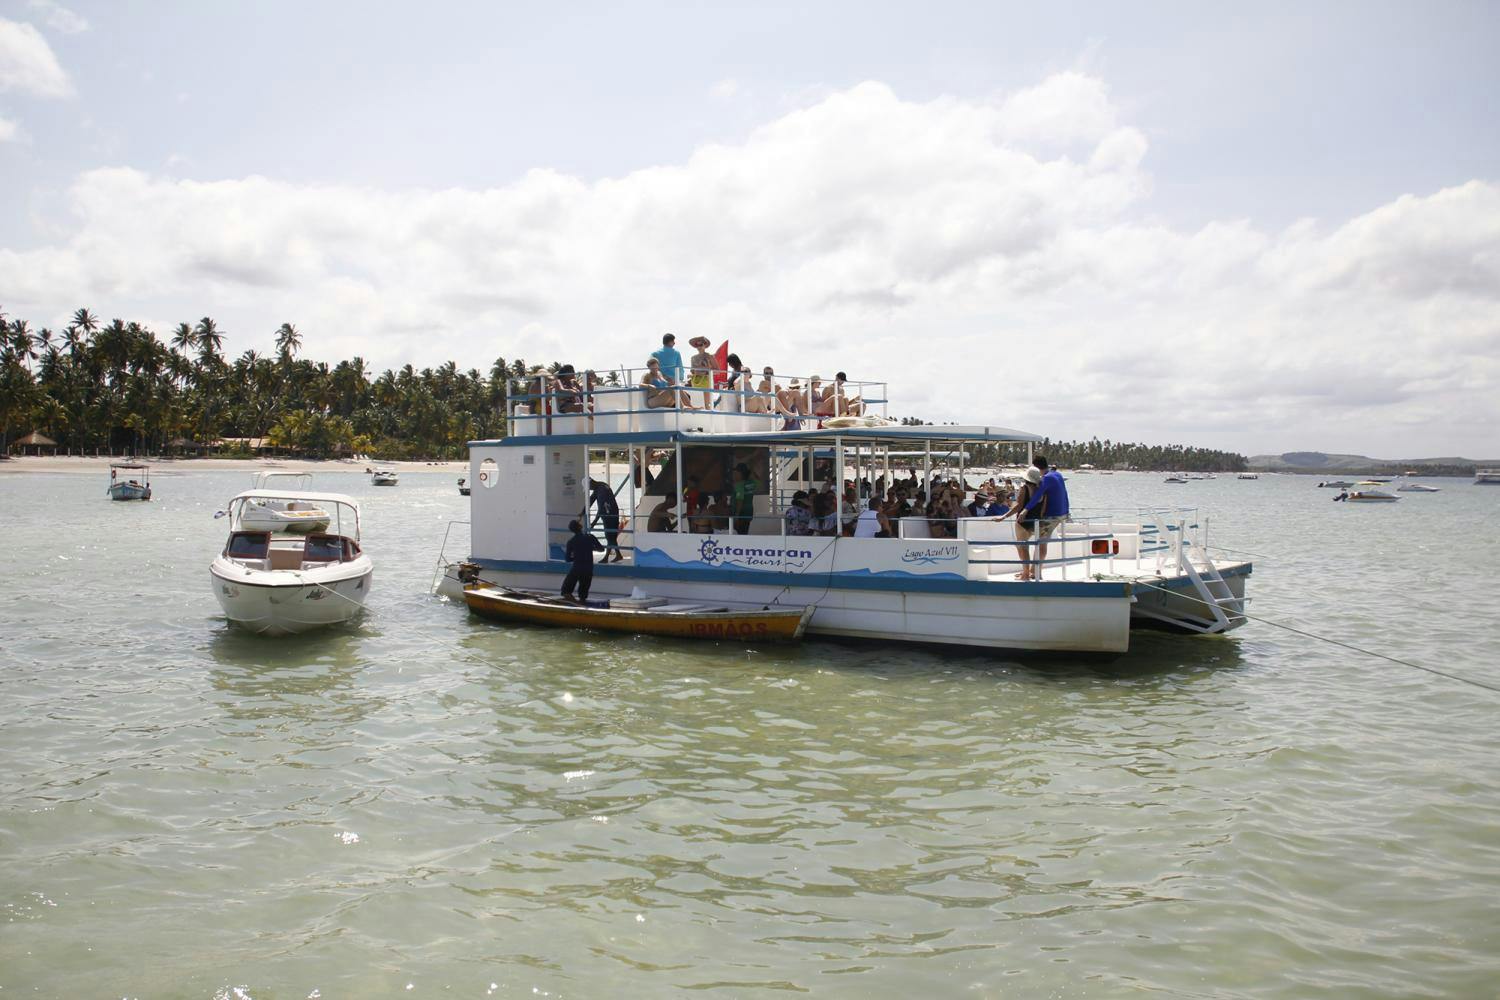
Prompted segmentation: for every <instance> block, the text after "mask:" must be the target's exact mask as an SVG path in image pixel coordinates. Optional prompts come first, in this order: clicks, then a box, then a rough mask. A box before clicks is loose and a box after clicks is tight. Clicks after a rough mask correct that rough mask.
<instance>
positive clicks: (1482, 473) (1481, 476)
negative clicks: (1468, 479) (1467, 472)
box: [1474, 469, 1500, 486]
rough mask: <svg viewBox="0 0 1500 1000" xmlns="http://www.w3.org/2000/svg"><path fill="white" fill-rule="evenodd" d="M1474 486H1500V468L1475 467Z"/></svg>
mask: <svg viewBox="0 0 1500 1000" xmlns="http://www.w3.org/2000/svg"><path fill="white" fill-rule="evenodd" d="M1474 485H1475V486H1500V469H1475V470H1474Z"/></svg>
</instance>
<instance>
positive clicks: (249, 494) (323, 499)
mask: <svg viewBox="0 0 1500 1000" xmlns="http://www.w3.org/2000/svg"><path fill="white" fill-rule="evenodd" d="M237 500H310V501H312V502H313V503H341V504H343V505H344V506H346V507H353V508H354V510H355V511H356V512H358V510H359V502H358V501H356V500H355V499H354V498H353V497H351V496H349V495H348V494H345V493H306V492H304V491H302V490H246V491H245V492H243V493H241V494H239V495H238V496H236V497H235V498H234V499H233V500H231V501H229V502H230V503H234V502H235V501H237Z"/></svg>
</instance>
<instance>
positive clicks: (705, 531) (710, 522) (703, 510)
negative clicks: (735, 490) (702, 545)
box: [688, 493, 727, 535]
mask: <svg viewBox="0 0 1500 1000" xmlns="http://www.w3.org/2000/svg"><path fill="white" fill-rule="evenodd" d="M713 505H714V496H713V494H712V493H710V494H708V495H706V496H705V497H704V498H703V506H702V507H700V508H699V509H698V511H697V513H695V514H692V515H691V516H689V517H688V531H690V532H692V533H693V534H695V535H711V534H713V533H714V530H715V528H714V516H713ZM726 510H727V509H726Z"/></svg>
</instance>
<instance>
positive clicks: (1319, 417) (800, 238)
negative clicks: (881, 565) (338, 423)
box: [0, 73, 1500, 457]
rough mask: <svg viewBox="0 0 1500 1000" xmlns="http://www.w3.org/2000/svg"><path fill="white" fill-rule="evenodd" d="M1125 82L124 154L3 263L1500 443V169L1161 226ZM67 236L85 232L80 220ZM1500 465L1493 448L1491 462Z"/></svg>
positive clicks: (242, 322) (362, 326)
mask: <svg viewBox="0 0 1500 1000" xmlns="http://www.w3.org/2000/svg"><path fill="white" fill-rule="evenodd" d="M1146 149H1147V146H1146V140H1145V139H1144V137H1143V136H1142V133H1141V132H1140V131H1139V130H1138V129H1136V128H1134V127H1133V126H1131V125H1129V124H1127V123H1125V122H1122V121H1121V120H1120V115H1119V113H1118V110H1117V109H1116V108H1115V107H1114V106H1113V105H1112V103H1111V102H1110V100H1109V98H1108V92H1107V90H1106V88H1105V87H1104V86H1103V84H1102V83H1101V82H1099V81H1098V80H1094V79H1092V78H1089V77H1085V76H1081V75H1079V74H1076V73H1068V74H1062V75H1061V76H1059V77H1054V78H1051V79H1049V80H1047V81H1044V82H1043V83H1042V84H1040V85H1038V86H1037V87H1034V88H1030V89H1028V90H1026V91H1022V92H1020V93H1018V94H1016V95H1014V96H1012V97H1009V98H1008V99H1001V100H998V101H994V102H984V101H965V100H959V99H956V98H941V99H938V100H933V101H928V102H925V103H919V102H912V101H903V100H901V99H900V98H898V97H897V95H895V94H894V93H893V92H892V91H891V90H890V89H889V88H888V87H886V86H883V85H881V84H878V83H866V84H861V85H859V86H857V87H853V88H851V89H848V90H844V91H840V92H836V93H833V94H831V95H828V96H827V97H826V98H825V99H823V100H821V101H819V102H817V103H816V104H813V105H812V106H809V107H805V108H802V109H799V110H797V111H794V112H791V113H788V114H786V115H784V116H782V117H780V118H778V119H776V120H774V121H771V122H769V123H767V124H765V125H763V126H762V127H760V128H759V129H757V130H755V131H754V132H753V133H752V134H750V135H749V136H748V137H747V138H746V139H745V140H744V141H743V142H740V143H737V144H734V145H712V146H705V147H703V148H700V149H699V150H697V151H696V152H695V153H694V154H693V155H692V156H691V157H689V158H688V159H687V160H686V161H685V162H681V163H676V164H667V165H662V166H657V167H653V168H649V169H644V170H639V171H636V172H634V173H631V174H628V175H625V176H621V177H616V178H607V179H603V180H599V181H595V182H588V181H584V180H581V179H578V178H576V177H571V176H568V175H565V174H561V173H558V172H556V171H552V170H546V169H536V170H533V171H531V172H529V173H527V174H526V175H525V176H523V177H521V178H519V179H517V180H515V181H514V182H512V183H509V184H506V185H503V186H497V187H491V188H487V189H483V190H444V191H383V190H372V189H368V188H357V187H351V186H338V185H327V186H307V185H295V184H289V183H284V182H280V181H277V180H273V179H268V178H263V177H247V178H242V179H235V180H224V181H219V182H214V183H203V182H196V181H186V180H174V179H169V178H166V177H163V176H154V175H149V174H145V173H141V172H138V171H135V170H129V169H104V170H95V171H90V172H88V173H85V174H83V175H82V176H80V177H79V178H78V179H77V180H76V182H75V183H74V184H73V186H72V189H71V194H70V203H71V207H72V210H73V213H74V215H75V216H76V218H75V219H73V220H69V221H68V223H67V224H66V230H65V231H67V232H69V233H71V234H72V235H71V236H69V237H67V238H66V239H63V240H60V241H59V242H57V243H55V244H53V245H50V246H43V247H41V248H38V249H32V250H27V251H19V252H18V251H14V250H6V249H0V288H5V289H6V295H7V300H6V302H7V305H8V306H9V307H10V310H9V311H10V312H11V313H12V314H14V315H25V316H29V318H31V319H32V320H33V321H34V322H54V321H56V320H58V319H60V318H64V317H65V316H66V315H67V313H69V312H71V310H72V309H75V308H77V307H78V306H79V305H88V306H90V307H91V308H94V309H95V310H96V311H99V312H101V313H103V314H106V315H110V316H114V315H121V316H131V317H140V318H142V319H154V321H155V322H156V324H157V327H158V330H165V329H168V328H169V327H170V325H171V324H172V323H175V322H177V321H178V320H181V319H184V318H191V317H196V316H201V315H204V314H205V313H207V314H211V315H213V316H215V317H216V318H217V319H218V320H219V321H220V323H221V325H222V326H224V327H225V329H227V330H229V331H230V340H229V342H228V344H227V347H228V348H230V349H231V350H234V351H239V350H243V349H245V348H246V347H251V346H255V347H257V348H264V347H265V346H266V345H267V344H269V342H270V336H271V331H272V330H274V329H275V327H276V326H277V325H278V324H279V323H281V322H282V321H284V320H286V319H289V318H290V319H292V320H293V321H294V322H296V323H297V324H298V326H299V328H301V329H302V330H303V331H304V332H305V334H306V335H307V338H308V352H309V354H310V355H311V356H314V357H329V358H334V357H343V356H347V355H349V354H353V353H360V354H362V355H364V356H365V357H366V358H367V359H368V360H369V361H371V363H373V364H377V365H382V366H384V365H399V364H403V363H405V362H407V361H411V362H413V363H415V364H417V365H418V366H421V365H423V364H431V363H435V362H437V361H440V360H443V359H446V358H448V357H453V358H455V359H456V360H458V361H459V362H460V364H461V365H463V366H469V365H474V366H477V367H480V368H486V367H487V366H488V364H489V362H490V361H491V360H492V359H493V358H494V357H495V356H496V355H504V356H506V357H508V358H515V357H517V356H523V357H525V358H527V359H528V360H548V361H550V360H570V361H573V362H575V363H586V364H588V365H591V366H593V367H600V368H603V367H608V366H611V365H637V364H639V363H640V361H641V359H642V358H643V357H644V355H645V352H646V351H647V350H649V349H650V348H651V347H653V346H654V345H655V344H656V343H657V342H659V341H658V338H659V335H660V333H661V331H663V330H666V329H671V330H675V331H677V332H679V334H680V333H684V332H700V331H701V332H704V333H706V334H708V335H709V336H711V337H712V338H713V339H714V340H715V342H717V341H718V340H719V339H720V338H721V337H726V336H727V337H729V338H730V339H731V341H732V343H733V345H734V348H735V349H736V351H738V352H739V353H740V354H741V355H742V356H743V357H744V358H745V360H746V361H747V362H749V363H751V364H752V365H754V366H757V367H758V366H759V365H761V364H764V363H772V364H775V365H777V367H778V370H780V371H786V372H796V371H801V372H803V373H807V372H810V371H814V370H817V371H821V372H822V373H823V374H825V375H827V374H830V373H831V372H832V371H833V370H836V369H846V370H848V371H849V372H850V373H851V375H853V376H855V377H861V376H874V377H885V378H889V379H891V380H892V382H893V386H892V395H893V400H894V402H893V407H894V409H895V412H897V413H901V414H909V413H918V414H921V415H923V416H926V417H928V418H930V419H968V420H974V419H982V420H988V421H994V422H999V423H1007V424H1011V425H1014V426H1021V427H1026V428H1029V429H1035V430H1039V431H1043V432H1046V433H1051V434H1054V435H1058V436H1073V435H1088V434H1093V433H1098V434H1099V435H1100V436H1101V437H1111V438H1115V439H1138V440H1139V439H1146V440H1154V441H1168V440H1176V441H1191V442H1193V443H1202V444H1216V445H1223V446H1230V447H1239V448H1242V449H1245V450H1252V449H1258V448H1261V447H1270V448H1275V449H1277V450H1281V449H1283V448H1288V449H1289V448H1292V447H1295V446H1299V445H1306V446H1311V447H1324V448H1328V449H1331V450H1365V451H1374V452H1378V453H1382V454H1386V453H1391V452H1406V453H1409V454H1412V455H1416V454H1421V453H1431V452H1438V451H1443V452H1447V451H1458V452H1463V451H1465V450H1468V451H1470V452H1475V451H1483V450H1485V448H1486V447H1487V446H1488V447H1490V448H1491V450H1493V449H1492V445H1490V442H1489V438H1490V437H1491V436H1492V428H1493V427H1494V426H1495V424H1496V423H1497V421H1500V404H1497V402H1496V400H1497V399H1500V391H1497V390H1500V360H1497V359H1500V319H1497V317H1500V309H1497V308H1496V307H1497V304H1500V303H1497V299H1500V187H1497V186H1496V185H1495V184H1492V183H1487V182H1482V181H1473V182H1470V183H1468V184H1464V185H1460V186H1457V187H1453V188H1449V189H1445V190H1442V191H1438V192H1435V193H1432V194H1429V195H1426V196H1420V197H1419V196H1412V195H1408V196H1404V197H1401V198H1397V199H1395V200H1393V201H1391V202H1390V203H1388V204H1386V205H1382V206H1379V207H1377V208H1375V209H1373V210H1372V211H1370V212H1368V213H1366V214H1364V215H1361V216H1359V217H1357V218H1354V219H1349V220H1344V221H1341V222H1336V223H1333V224H1326V223H1320V222H1318V221H1316V220H1310V221H1306V222H1302V223H1298V224H1297V225H1294V226H1291V227H1289V228H1287V229H1286V230H1284V231H1280V232H1268V231H1263V230H1261V229H1258V228H1256V227H1255V226H1254V225H1252V224H1250V223H1249V222H1246V221H1243V220H1233V219H1228V220H1222V221H1218V222H1214V223H1212V224H1210V225H1207V226H1204V227H1202V228H1201V229H1198V230H1196V231H1185V230H1180V229H1174V228H1172V227H1169V226H1166V225H1163V224H1160V223H1156V222H1152V221H1150V220H1149V215H1148V213H1147V208H1148V205H1147V199H1148V197H1149V194H1150V190H1151V187H1150V177H1149V175H1148V174H1147V173H1146V171H1145V169H1144V162H1145V159H1144V158H1145V153H1146ZM59 231H64V230H63V229H62V228H59ZM1480 457H1487V456H1480Z"/></svg>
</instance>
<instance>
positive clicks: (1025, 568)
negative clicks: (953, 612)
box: [995, 465, 1047, 580]
mask: <svg viewBox="0 0 1500 1000" xmlns="http://www.w3.org/2000/svg"><path fill="white" fill-rule="evenodd" d="M1041 484H1042V473H1041V470H1040V469H1038V468H1037V467H1036V466H1034V465H1033V466H1032V467H1031V468H1029V469H1027V470H1026V476H1025V479H1024V480H1023V481H1022V483H1021V491H1020V492H1019V493H1018V494H1016V502H1015V503H1014V504H1013V505H1012V506H1011V508H1010V513H1007V514H1001V515H1000V516H999V517H997V518H995V520H996V521H1003V520H1005V519H1006V518H1007V517H1010V516H1011V514H1016V513H1017V512H1019V511H1024V510H1026V505H1027V504H1029V503H1031V498H1032V497H1033V496H1035V495H1036V491H1037V489H1038V488H1039V487H1040V486H1041ZM1046 505H1047V501H1045V500H1043V501H1042V502H1041V503H1040V504H1038V505H1037V509H1036V510H1034V511H1032V512H1031V514H1030V516H1028V517H1027V518H1026V520H1024V521H1023V520H1021V519H1020V518H1019V517H1017V518H1016V540H1017V541H1019V542H1020V543H1021V544H1019V545H1017V546H1016V549H1017V551H1019V552H1020V553H1021V572H1019V573H1017V574H1016V579H1017V580H1034V579H1036V576H1035V571H1034V569H1033V567H1032V562H1031V546H1029V545H1027V544H1026V540H1027V539H1028V538H1030V537H1031V536H1032V535H1033V534H1034V533H1035V532H1036V526H1037V521H1039V520H1040V519H1041V517H1042V515H1043V514H1044V513H1046V512H1045V511H1044V510H1043V508H1044V507H1045V506H1046Z"/></svg>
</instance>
